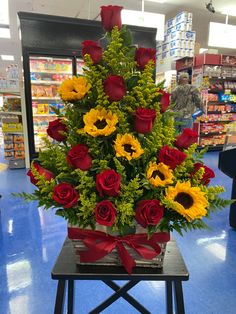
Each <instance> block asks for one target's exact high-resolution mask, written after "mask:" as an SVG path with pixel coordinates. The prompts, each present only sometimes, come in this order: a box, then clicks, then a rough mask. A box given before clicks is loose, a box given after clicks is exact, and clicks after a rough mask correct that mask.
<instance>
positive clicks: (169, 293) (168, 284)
mask: <svg viewBox="0 0 236 314" xmlns="http://www.w3.org/2000/svg"><path fill="white" fill-rule="evenodd" d="M166 313H167V314H173V295H172V281H166Z"/></svg>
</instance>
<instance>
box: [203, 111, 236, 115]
mask: <svg viewBox="0 0 236 314" xmlns="http://www.w3.org/2000/svg"><path fill="white" fill-rule="evenodd" d="M222 113H236V112H235V111H207V114H222Z"/></svg>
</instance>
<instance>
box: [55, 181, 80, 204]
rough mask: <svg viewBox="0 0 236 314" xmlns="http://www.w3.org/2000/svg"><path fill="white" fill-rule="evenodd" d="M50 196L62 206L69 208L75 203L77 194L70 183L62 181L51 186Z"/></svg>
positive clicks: (77, 197)
mask: <svg viewBox="0 0 236 314" xmlns="http://www.w3.org/2000/svg"><path fill="white" fill-rule="evenodd" d="M52 198H53V199H54V201H56V202H57V203H59V204H61V205H62V206H63V207H64V208H70V207H73V206H75V205H76V204H77V202H78V199H79V194H78V192H77V191H76V190H75V188H74V187H73V186H72V185H70V184H69V183H66V182H62V183H59V184H58V185H56V186H55V187H54V188H53V195H52Z"/></svg>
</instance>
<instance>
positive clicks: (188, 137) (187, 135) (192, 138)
mask: <svg viewBox="0 0 236 314" xmlns="http://www.w3.org/2000/svg"><path fill="white" fill-rule="evenodd" d="M197 139H198V134H197V133H196V132H195V131H193V130H192V129H188V128H185V129H183V132H182V133H181V134H180V135H178V136H177V137H176V141H175V146H176V147H178V148H179V149H186V148H189V146H190V145H192V144H193V143H197Z"/></svg>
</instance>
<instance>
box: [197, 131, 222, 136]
mask: <svg viewBox="0 0 236 314" xmlns="http://www.w3.org/2000/svg"><path fill="white" fill-rule="evenodd" d="M222 134H226V132H225V131H223V132H205V133H202V132H200V136H201V137H206V136H214V135H222Z"/></svg>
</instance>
